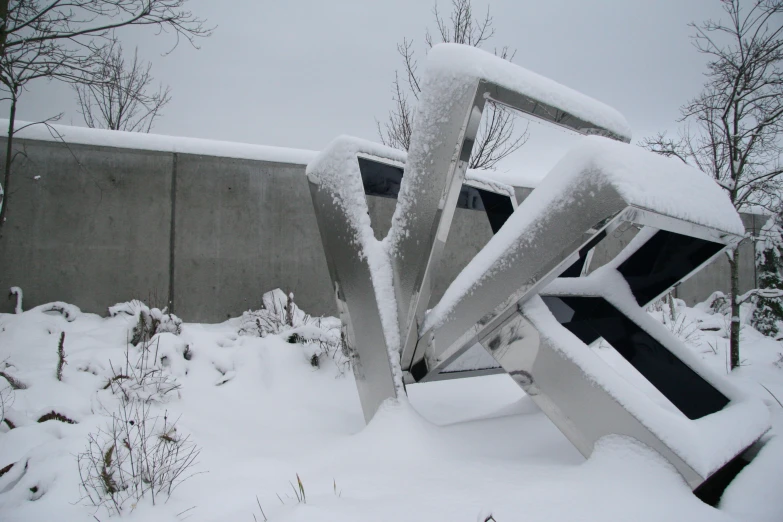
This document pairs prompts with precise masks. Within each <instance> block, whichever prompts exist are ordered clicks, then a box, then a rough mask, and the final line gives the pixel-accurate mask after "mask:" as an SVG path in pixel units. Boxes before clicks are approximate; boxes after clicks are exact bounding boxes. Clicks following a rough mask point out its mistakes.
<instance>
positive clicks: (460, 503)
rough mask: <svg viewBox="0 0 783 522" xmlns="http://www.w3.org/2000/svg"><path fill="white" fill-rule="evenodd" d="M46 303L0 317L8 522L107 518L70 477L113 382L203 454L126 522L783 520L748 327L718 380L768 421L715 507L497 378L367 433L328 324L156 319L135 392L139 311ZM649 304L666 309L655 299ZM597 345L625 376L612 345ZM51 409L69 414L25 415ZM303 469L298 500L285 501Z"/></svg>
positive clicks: (1, 509)
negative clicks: (593, 443)
mask: <svg viewBox="0 0 783 522" xmlns="http://www.w3.org/2000/svg"><path fill="white" fill-rule="evenodd" d="M48 308H51V307H46V306H44V307H38V308H37V309H33V310H30V311H27V312H24V313H21V314H0V371H2V372H3V374H4V375H7V376H10V377H11V378H12V379H14V380H15V382H16V384H17V385H23V386H25V388H19V389H16V390H13V391H10V388H9V387H8V386H5V385H6V381H5V379H4V378H3V377H0V385H2V386H0V387H3V386H5V388H4V392H3V393H4V397H6V405H7V408H6V410H5V411H6V417H7V419H8V420H9V421H10V422H11V423H12V424H13V425H14V426H15V427H14V428H13V429H9V425H8V423H5V422H4V423H3V424H2V426H0V473H3V474H2V476H0V520H3V521H5V522H12V521H26V522H27V521H48V520H58V521H65V522H70V521H81V520H95V518H97V519H98V520H101V521H105V520H107V519H109V518H110V513H109V509H107V508H109V507H110V505H108V504H107V505H106V506H104V507H99V508H96V507H95V506H93V505H91V503H90V501H89V499H87V498H85V491H84V490H82V489H80V486H79V484H80V475H79V465H78V464H77V457H78V456H79V455H80V454H82V455H83V454H84V452H85V451H86V450H87V448H88V440H89V438H88V437H89V436H90V434H93V435H96V434H98V433H99V430H104V433H105V430H107V423H108V422H109V421H110V419H111V414H112V413H115V414H116V412H117V411H118V409H119V408H120V406H121V405H122V402H123V401H122V400H121V399H120V397H121V396H122V394H123V393H127V394H128V395H129V396H130V397H132V399H131V400H133V398H134V397H135V398H142V399H148V403H149V404H151V411H150V414H149V418H150V419H151V418H153V417H156V416H160V417H161V418H162V416H163V415H165V416H166V422H167V428H166V429H161V428H160V427H161V426H162V424H161V423H162V420H160V419H158V420H159V421H160V422H159V423H158V425H157V427H156V430H158V431H155V433H154V437H153V438H154V439H155V440H154V441H153V442H154V443H158V444H161V445H162V446H164V447H165V445H166V444H167V443H168V442H167V441H164V442H159V441H160V440H163V439H161V438H160V436H161V435H165V436H166V437H169V438H172V439H174V440H179V441H183V440H185V438H186V437H189V438H188V439H187V440H188V441H189V442H192V443H193V444H195V446H193V447H194V448H200V450H201V452H200V454H198V458H197V464H195V465H194V466H193V467H192V468H189V469H188V470H187V471H186V472H185V475H182V476H181V477H185V476H188V475H191V474H192V476H191V477H190V478H189V479H188V480H186V481H184V482H182V483H181V484H180V485H179V486H178V487H177V488H176V489H174V490H173V492H172V494H171V497H170V498H169V499H168V500H166V498H165V495H159V496H158V497H157V498H156V505H154V506H153V505H152V502H151V498H150V495H146V496H145V498H144V499H143V500H141V501H139V502H136V501H135V500H133V501H128V502H126V504H125V505H124V513H123V515H122V516H123V517H124V518H125V519H127V520H139V521H141V520H144V521H153V522H156V521H178V520H185V519H189V520H194V521H195V520H198V521H220V522H225V521H229V520H230V521H248V522H250V521H253V520H254V517H255V520H258V521H261V520H264V519H265V518H266V519H268V520H270V521H284V520H302V521H304V520H307V521H318V520H340V521H350V520H357V521H359V520H361V521H368V520H388V521H395V522H398V521H402V520H415V521H434V520H444V521H452V522H453V521H462V520H464V521H476V520H484V519H485V518H486V517H487V516H488V515H489V514H492V515H493V517H494V519H495V520H496V521H497V522H506V521H512V520H514V521H517V520H519V521H526V522H527V521H560V520H563V521H566V520H568V521H572V520H586V521H593V520H595V521H610V520H623V521H625V520H635V521H648V520H649V521H652V520H657V521H663V520H666V521H669V520H688V521H695V520H710V521H712V520H714V521H722V520H725V521H729V520H743V521H762V520H763V521H779V520H783V495H781V492H783V442H781V440H779V438H776V436H775V432H777V433H781V432H783V414H782V413H781V411H783V407H781V406H780V405H779V404H778V403H777V400H776V399H775V398H774V397H773V395H774V396H777V398H778V399H780V400H783V355H781V354H783V345H781V343H780V342H778V341H774V340H772V339H770V338H768V337H764V336H762V335H761V334H759V333H758V332H756V331H755V330H753V329H752V328H750V327H749V326H747V327H745V328H744V330H743V332H742V335H743V344H742V351H743V352H742V357H743V360H744V362H743V366H742V367H741V368H739V369H737V370H735V371H734V372H732V373H731V375H729V376H728V378H730V379H732V380H733V381H734V383H735V384H737V385H739V386H741V387H742V388H743V389H745V390H748V391H749V392H751V393H753V394H757V395H758V396H759V397H762V398H764V400H765V401H766V402H767V404H768V405H769V406H770V409H771V410H772V412H773V423H774V428H773V432H772V433H771V434H768V436H767V439H768V440H769V441H768V442H767V444H766V445H765V446H764V448H763V449H762V451H761V453H760V454H759V456H758V457H757V458H756V459H755V460H754V461H753V462H752V463H751V464H750V465H749V466H748V467H747V468H745V470H744V471H743V472H742V473H741V474H740V475H739V476H738V478H737V479H736V480H735V481H734V482H733V483H732V485H731V486H730V488H729V489H728V490H727V492H726V494H725V495H724V499H723V502H722V504H721V506H720V508H719V509H715V508H712V507H710V506H707V505H706V504H703V503H702V502H701V501H699V500H698V499H696V498H695V497H694V496H693V495H692V493H691V491H690V490H689V488H688V487H687V486H686V485H685V483H684V482H683V481H682V479H681V478H680V477H679V475H678V474H677V473H676V472H675V471H674V469H673V468H672V467H671V466H670V465H669V464H667V463H666V462H665V461H664V460H662V459H661V458H660V457H659V456H658V455H657V454H655V453H653V452H651V451H650V450H648V449H647V448H645V447H643V446H641V445H639V444H636V443H634V442H632V441H630V440H627V439H622V438H619V437H610V438H606V439H604V440H602V442H601V444H600V445H599V447H598V448H597V449H596V451H595V453H594V454H593V456H592V457H591V458H590V459H588V460H586V461H585V459H583V458H582V456H581V455H580V454H579V453H578V452H577V451H576V450H575V449H574V448H573V447H572V446H571V444H570V443H569V442H568V441H567V440H566V439H565V437H563V436H562V435H561V434H560V432H559V431H558V430H557V429H556V428H555V427H554V425H553V424H552V423H551V422H550V421H549V420H548V419H547V418H546V417H545V416H544V415H543V414H542V413H541V412H540V411H539V410H538V408H537V407H536V406H535V405H534V404H533V402H532V401H531V400H530V399H529V398H528V397H526V396H525V394H524V393H523V392H522V391H521V390H520V389H519V388H518V387H517V386H516V385H515V384H514V383H513V382H512V381H511V379H510V378H508V377H507V376H493V377H483V378H474V379H464V380H457V381H445V382H438V383H430V384H421V385H413V386H409V387H408V393H409V401H401V402H399V403H387V404H386V405H385V407H384V408H382V410H381V411H380V412H379V413H378V414H377V415H376V417H375V418H374V419H373V421H372V422H371V423H370V424H369V425H368V426H366V427H365V425H364V420H363V416H362V410H361V407H360V405H359V400H358V396H357V393H356V389H355V385H354V382H353V375H352V373H351V372H350V370H346V361H345V359H344V358H342V357H341V355H340V354H339V353H335V352H334V351H329V350H328V346H329V343H328V342H329V341H330V339H333V337H330V336H333V335H334V333H333V329H334V321H330V320H326V321H324V322H322V323H321V324H320V325H319V324H317V323H311V324H310V326H308V327H305V328H300V329H298V330H297V331H296V332H298V335H299V340H301V339H305V338H306V339H313V338H318V335H320V334H319V333H318V331H321V332H323V334H322V340H326V341H327V343H326V346H327V348H326V351H323V346H324V345H323V344H318V343H309V344H308V343H305V344H302V343H293V344H292V343H290V342H288V341H289V340H290V337H291V335H292V332H291V331H284V332H282V333H280V334H269V335H267V336H266V337H264V338H261V337H259V336H257V335H256V334H257V330H258V328H256V327H257V326H258V327H260V326H264V325H263V324H261V323H262V322H263V321H261V322H257V321H255V319H254V317H255V316H248V317H246V318H245V320H242V319H232V320H229V321H226V322H225V323H222V324H215V325H207V324H184V325H181V328H179V327H178V325H177V323H176V321H174V320H173V319H171V318H167V317H165V316H160V315H158V316H156V317H157V319H162V323H161V324H163V325H164V326H163V327H159V331H160V330H169V331H167V332H165V333H159V334H157V335H156V336H155V337H153V338H152V339H151V340H150V341H149V342H148V343H146V345H147V346H148V347H149V348H150V352H149V353H148V356H147V357H148V358H147V359H146V360H142V361H143V362H145V364H146V365H147V366H146V368H147V369H148V370H152V371H155V372H156V373H154V374H153V377H154V379H152V380H151V381H149V382H147V384H150V382H151V383H152V384H151V385H150V386H146V385H145V386H146V387H145V386H137V387H135V388H134V387H133V385H132V383H131V381H133V379H124V378H122V379H118V378H117V377H116V376H118V375H125V374H133V373H134V371H135V369H134V368H133V367H134V365H136V363H138V362H139V359H140V357H142V355H143V353H142V351H141V350H140V349H139V348H137V347H133V346H130V345H129V340H130V339H131V337H133V329H134V327H136V326H137V323H138V315H137V314H138V312H139V310H141V309H142V307H140V306H139V305H138V304H134V305H125V306H120V307H118V308H115V309H114V310H113V312H114V314H115V315H114V316H111V317H100V316H98V315H93V314H82V313H80V312H79V311H78V309H75V307H69V306H67V305H62V304H60V305H59V306H58V307H56V310H54V311H46V310H47V309H48ZM296 313H298V312H296ZM651 313H653V315H655V316H657V317H658V318H660V319H663V317H664V315H665V314H666V310H662V311H658V312H651ZM678 313H679V316H678V319H677V321H675V322H674V323H673V325H672V328H673V329H675V330H678V331H679V333H680V334H681V335H682V336H683V337H684V338H686V340H687V342H688V345H689V346H690V347H691V348H692V350H694V352H695V353H696V354H698V355H699V357H701V358H702V359H703V360H704V361H705V363H706V364H708V365H710V366H712V367H713V368H714V369H715V370H717V371H720V372H722V373H724V374H725V373H727V372H726V349H727V346H728V341H727V340H726V338H725V328H726V326H727V323H726V321H725V319H724V316H723V315H720V314H714V313H711V310H710V309H709V308H707V307H705V306H697V307H695V308H684V307H681V308H680V309H679V310H678ZM152 315H153V316H154V315H155V314H152ZM667 322H668V323H669V324H672V322H671V320H669V319H667ZM319 326H320V328H319ZM262 329H263V328H262ZM177 330H181V331H180V333H179V334H177V333H176V331H177ZM63 332H64V333H65V337H64V342H63V351H64V355H65V362H66V364H65V365H64V366H63V367H62V380H61V381H58V379H57V367H58V344H59V342H60V339H61V335H62V333H63ZM142 344H144V343H142ZM593 349H594V350H596V351H598V353H599V354H601V355H602V356H603V357H604V358H605V359H606V360H607V361H608V362H609V363H610V365H612V366H614V367H616V368H618V370H620V371H623V372H626V373H627V375H628V377H627V378H629V379H635V377H634V375H633V373H628V372H627V367H624V366H623V365H624V364H626V363H625V362H624V361H623V360H621V359H620V358H619V356H616V353H615V352H613V350H612V349H611V348H608V347H606V346H600V345H599V346H595V347H593ZM322 352H323V353H322ZM319 354H320V355H319ZM316 360H317V362H318V367H315V366H313V364H312V363H313V362H316ZM128 364H129V365H130V366H128ZM129 368H130V369H129ZM158 370H159V371H158ZM126 376H128V375H126ZM113 377H114V379H113V380H112V381H110V379H112V378H113ZM637 382H638V384H639V385H640V386H643V385H644V383H643V382H642V381H639V380H638V379H637ZM764 387H766V388H767V389H765V388H764ZM167 390H171V391H167ZM11 401H12V402H11ZM52 411H54V412H56V413H59V414H60V415H62V416H64V418H67V419H70V420H73V421H75V422H76V423H75V424H71V423H68V422H63V421H62V420H48V421H45V422H40V423H39V422H36V421H37V420H38V419H39V418H40V417H41V416H42V415H45V414H47V413H49V412H52ZM174 420H177V422H176V428H177V429H176V431H173V430H170V425H171V422H172V421H174ZM99 440H101V439H99ZM99 460H100V459H99ZM109 460H110V461H111V458H109ZM115 460H116V459H115ZM82 462H84V460H83V461H82ZM11 464H13V465H12V466H11V467H10V469H6V468H8V465H11ZM98 465H99V466H101V465H102V464H101V462H98ZM107 469H108V470H109V471H111V470H112V469H113V468H112V463H111V462H109V463H108V466H107ZM3 470H5V472H3ZM83 472H84V471H83ZM297 475H298V477H299V478H300V479H301V485H302V489H303V490H304V493H305V495H306V503H305V502H298V501H297V499H296V495H300V494H301V493H300V489H299V484H298V482H297ZM116 479H117V477H115V480H116ZM259 505H260V507H259ZM261 509H263V514H262V511H261ZM93 515H94V516H95V518H93Z"/></svg>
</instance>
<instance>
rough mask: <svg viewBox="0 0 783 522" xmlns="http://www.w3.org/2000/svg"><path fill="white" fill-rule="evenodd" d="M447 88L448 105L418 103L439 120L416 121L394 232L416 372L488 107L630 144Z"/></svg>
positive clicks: (500, 97) (533, 110) (406, 360)
mask: <svg viewBox="0 0 783 522" xmlns="http://www.w3.org/2000/svg"><path fill="white" fill-rule="evenodd" d="M450 88H451V92H450V93H448V95H447V97H446V99H443V98H441V97H437V98H435V97H433V96H431V93H429V92H426V89H425V92H423V93H422V96H421V97H420V99H419V105H420V107H419V108H418V109H417V111H418V113H419V114H422V113H424V114H429V113H430V112H434V113H435V114H436V115H437V117H430V118H429V119H427V121H424V122H421V121H420V120H424V119H425V118H421V117H420V118H418V119H417V120H415V121H414V129H413V135H412V137H411V147H410V151H409V155H408V160H407V163H406V175H405V177H404V178H403V182H402V188H401V192H400V200H401V205H400V206H398V213H399V214H402V215H404V219H400V220H395V221H394V222H393V224H392V229H391V231H390V239H391V243H392V255H393V257H392V263H393V267H394V275H395V282H394V284H395V293H396V296H397V308H398V312H397V314H398V317H399V322H400V338H401V340H402V366H403V368H410V367H411V366H412V364H414V361H413V359H414V352H415V349H416V344H417V342H418V338H419V337H420V336H421V333H422V332H421V331H420V327H421V325H422V323H423V319H424V314H425V313H426V310H427V308H428V306H429V300H430V297H431V295H432V284H431V273H432V271H433V270H437V268H438V263H439V261H440V256H441V254H442V252H443V247H444V245H445V243H446V238H447V237H448V233H449V228H450V226H451V220H452V218H453V214H454V206H455V204H456V195H457V193H458V191H459V187H460V185H461V184H462V180H463V178H464V175H465V171H466V169H467V162H468V160H469V159H470V154H471V151H472V149H473V143H474V140H475V138H476V134H477V132H478V127H479V124H480V120H481V115H482V112H483V109H484V104H485V102H486V100H487V99H492V100H493V101H495V102H497V103H499V104H502V105H505V106H507V107H510V108H512V109H515V110H517V111H519V112H523V113H526V114H529V115H531V116H534V117H536V118H540V119H543V120H545V121H548V122H551V123H554V124H557V125H561V126H564V127H567V128H569V129H571V130H573V131H576V132H579V133H581V134H600V135H603V136H607V137H610V138H613V139H617V140H620V141H627V139H624V138H621V137H619V136H617V135H615V134H614V133H612V132H609V131H608V130H606V129H604V128H602V127H601V126H600V125H596V124H594V123H591V122H587V121H584V120H581V119H580V118H577V117H575V116H573V115H572V114H569V113H567V112H566V111H563V110H560V109H557V108H555V107H553V106H551V105H548V104H546V103H544V102H542V101H541V100H536V99H533V98H530V97H529V96H526V95H523V94H521V93H519V92H515V91H512V90H509V89H507V88H505V87H502V86H499V85H496V84H493V83H491V82H488V81H486V80H484V79H481V78H477V79H475V81H474V80H471V81H453V82H452V85H451V86H450ZM439 94H441V93H439ZM441 96H442V94H441ZM433 122H437V123H436V124H434V123H433ZM395 216H397V214H395Z"/></svg>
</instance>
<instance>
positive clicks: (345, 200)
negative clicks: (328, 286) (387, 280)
mask: <svg viewBox="0 0 783 522" xmlns="http://www.w3.org/2000/svg"><path fill="white" fill-rule="evenodd" d="M348 161H353V162H354V163H356V161H357V160H356V155H355V154H354V155H352V156H350V157H349V159H348ZM351 167H352V165H347V164H343V165H338V166H336V167H335V168H336V169H337V171H338V172H314V173H311V175H310V176H309V183H310V194H311V196H312V200H313V207H314V208H315V215H316V221H317V223H318V230H319V232H320V235H321V242H322V243H323V247H324V252H325V254H326V261H327V265H328V268H329V275H330V277H331V280H332V290H333V292H334V298H335V300H336V302H337V307H338V310H339V312H340V320H341V321H342V334H343V335H344V337H345V341H346V343H347V346H348V350H349V352H350V354H351V362H352V366H353V372H354V375H355V377H356V386H357V388H358V391H359V399H360V401H361V404H362V411H363V412H364V418H365V420H366V421H367V422H369V421H370V419H372V417H373V415H375V412H376V411H377V409H378V407H379V406H380V405H381V403H382V402H383V401H384V400H386V399H388V398H393V397H396V396H397V391H396V387H395V384H394V379H393V377H392V367H391V362H390V360H389V351H388V346H387V344H386V337H385V335H384V330H383V324H382V320H381V313H380V310H379V308H378V301H377V298H376V291H375V288H374V286H373V280H372V276H371V273H370V267H369V265H368V256H367V255H366V253H365V252H364V251H363V247H362V244H361V242H360V241H359V240H357V237H358V235H359V234H360V233H361V231H360V230H359V227H360V224H359V223H356V222H355V221H354V219H353V218H352V216H353V217H355V216H356V215H357V214H355V213H354V214H352V213H351V212H349V211H348V210H349V209H346V208H345V205H357V204H358V205H362V204H363V205H364V209H363V210H364V212H365V213H366V211H367V201H366V199H365V198H364V197H363V196H362V200H361V201H359V202H357V201H355V199H353V198H352V196H355V194H356V193H357V190H359V191H361V194H362V195H363V193H364V192H363V188H362V180H361V176H360V175H358V176H357V175H356V174H358V172H359V171H358V163H357V164H356V166H355V170H352V169H351ZM351 172H353V173H354V174H355V175H353V176H351V175H350V173H351ZM340 174H342V179H341V180H340V182H338V183H330V184H329V186H324V184H322V183H321V176H329V175H340ZM360 213H361V210H359V214H360Z"/></svg>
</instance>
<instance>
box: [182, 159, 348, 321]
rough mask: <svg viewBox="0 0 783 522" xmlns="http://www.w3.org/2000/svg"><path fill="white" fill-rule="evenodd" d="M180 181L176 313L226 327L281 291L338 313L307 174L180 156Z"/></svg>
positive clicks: (310, 308)
mask: <svg viewBox="0 0 783 522" xmlns="http://www.w3.org/2000/svg"><path fill="white" fill-rule="evenodd" d="M176 176H177V179H176V187H177V190H176V201H175V208H176V211H175V213H176V220H175V244H176V249H175V252H174V295H175V302H174V310H175V313H177V314H178V315H181V316H182V317H185V318H187V320H189V321H219V320H224V319H226V318H227V317H235V316H237V315H239V314H241V313H242V311H244V310H248V309H251V308H253V309H255V308H258V307H259V306H260V304H261V296H262V294H263V293H264V292H266V291H268V290H271V289H273V288H277V287H280V288H282V289H283V290H285V291H287V292H294V295H295V300H296V302H297V304H298V305H299V306H300V307H302V309H304V310H305V311H307V312H308V313H311V314H327V313H328V314H333V313H335V312H336V307H335V303H334V300H333V297H332V292H331V289H330V283H329V272H328V270H327V267H326V258H325V257H324V253H323V249H322V248H321V239H320V236H319V235H318V228H317V224H316V221H315V214H314V212H313V208H312V203H311V199H310V190H309V187H308V184H307V178H306V177H305V174H304V166H297V165H287V164H279V163H264V162H258V161H251V160H241V159H230V158H218V157H213V156H195V155H186V154H180V155H178V157H177V175H176Z"/></svg>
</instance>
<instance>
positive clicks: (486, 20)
mask: <svg viewBox="0 0 783 522" xmlns="http://www.w3.org/2000/svg"><path fill="white" fill-rule="evenodd" d="M451 4H452V10H451V14H450V15H449V18H448V20H446V19H444V18H443V17H442V16H441V13H440V11H439V10H438V6H437V5H435V7H433V9H432V14H433V15H434V17H435V24H436V26H437V29H438V30H437V35H438V38H439V41H440V42H453V43H459V44H464V45H471V46H473V47H481V46H482V44H484V43H486V42H487V41H488V40H490V39H491V38H492V37H493V36H494V35H495V29H494V27H493V26H492V22H493V21H492V16H491V15H490V12H489V9H487V12H486V14H485V15H484V16H483V17H481V18H478V17H476V16H474V14H473V6H472V5H471V0H452V2H451ZM424 41H425V42H426V44H427V48H428V49H429V48H432V46H433V45H435V44H436V43H437V42H436V41H435V40H434V39H433V37H432V34H431V33H430V32H429V30H428V31H427V32H426V33H425V36H424ZM397 52H398V53H399V54H400V57H401V58H402V62H403V67H404V70H405V73H404V76H405V78H406V80H405V84H407V89H406V88H404V86H403V84H402V83H401V82H400V77H399V76H400V75H399V74H398V73H397V72H395V74H394V81H393V82H392V100H393V101H394V107H393V108H392V109H391V110H390V111H389V115H388V120H387V121H386V123H384V124H383V125H381V123H380V122H379V121H378V120H376V122H375V123H376V127H377V129H378V136H379V137H380V139H381V142H382V143H383V144H384V145H387V146H389V147H394V148H397V149H402V150H408V148H409V147H410V137H411V129H412V128H413V114H414V111H413V107H412V106H411V104H410V100H409V95H410V96H413V99H414V100H418V99H419V93H420V92H421V86H420V82H419V71H418V68H419V62H418V59H417V58H416V54H415V51H414V49H413V40H409V39H408V38H403V40H402V43H400V44H397ZM495 54H496V55H498V56H500V57H501V58H503V59H504V60H509V61H511V60H513V59H514V55H515V54H516V51H510V50H509V48H508V47H502V48H501V49H500V50H498V49H495ZM515 123H516V122H515V119H514V115H513V113H512V112H511V111H509V110H508V109H506V108H505V107H503V106H500V105H497V104H495V103H494V102H492V101H491V100H490V101H488V103H487V107H486V109H485V113H484V117H483V118H482V125H481V128H480V129H479V133H478V136H477V137H476V143H475V145H474V148H473V153H472V154H471V157H470V162H469V164H468V167H469V168H472V169H493V168H495V166H496V165H497V164H498V162H500V161H501V160H503V158H505V157H507V156H508V155H510V154H512V153H513V152H514V151H516V150H517V149H519V148H520V147H521V146H522V145H524V144H525V142H526V141H527V139H528V132H527V127H525V129H524V130H523V131H522V132H519V131H518V130H517V129H516V128H515Z"/></svg>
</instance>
